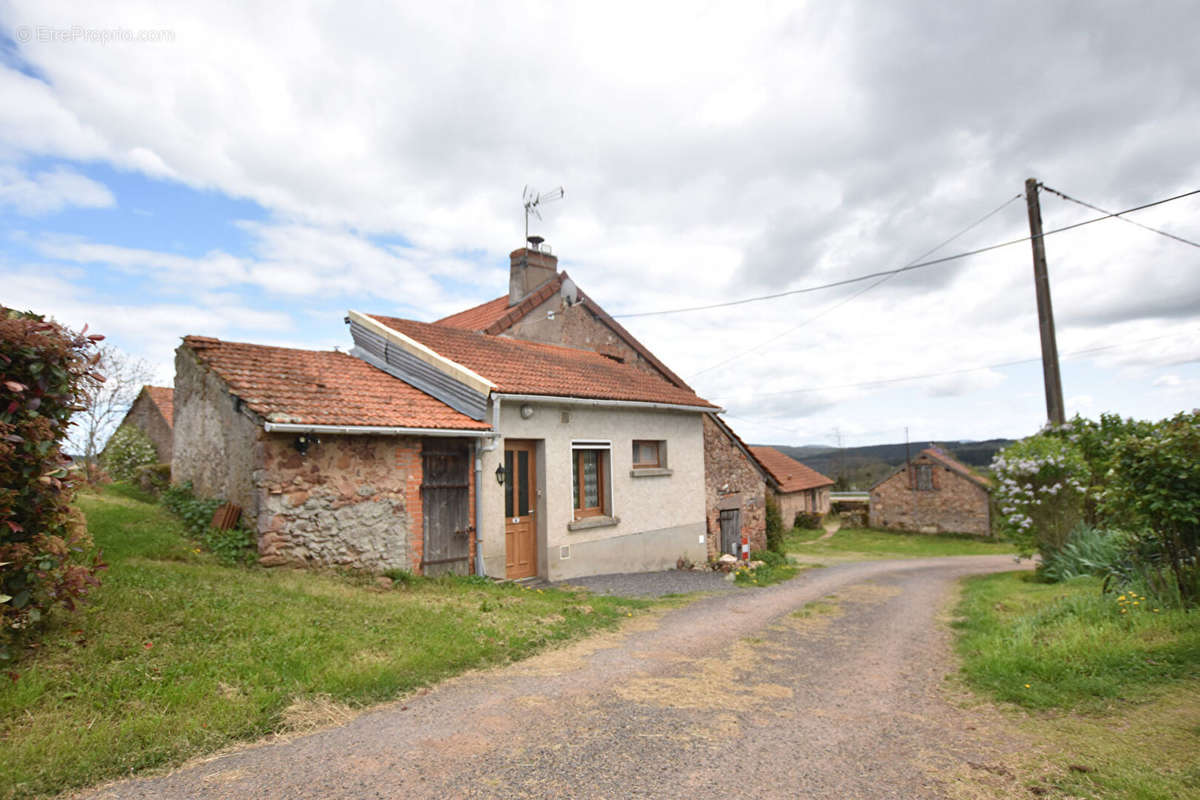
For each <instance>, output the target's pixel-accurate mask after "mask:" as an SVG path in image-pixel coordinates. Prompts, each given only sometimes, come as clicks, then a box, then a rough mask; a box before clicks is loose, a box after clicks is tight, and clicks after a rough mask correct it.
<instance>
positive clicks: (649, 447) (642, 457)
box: [633, 439, 667, 469]
mask: <svg viewBox="0 0 1200 800" xmlns="http://www.w3.org/2000/svg"><path fill="white" fill-rule="evenodd" d="M666 451H667V443H666V442H663V441H654V440H651V439H634V440H633V468H634V469H655V468H660V467H665V466H666V465H667V458H666V456H667V452H666Z"/></svg>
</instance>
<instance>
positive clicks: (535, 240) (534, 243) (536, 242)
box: [525, 234, 546, 250]
mask: <svg viewBox="0 0 1200 800" xmlns="http://www.w3.org/2000/svg"><path fill="white" fill-rule="evenodd" d="M525 240H526V241H527V242H529V246H530V247H531V248H532V249H534V250H541V249H542V242H544V241H546V238H545V237H544V236H537V235H536V234H535V235H533V236H526V237H525Z"/></svg>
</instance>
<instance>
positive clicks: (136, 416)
mask: <svg viewBox="0 0 1200 800" xmlns="http://www.w3.org/2000/svg"><path fill="white" fill-rule="evenodd" d="M126 425H133V426H134V427H137V428H141V429H142V432H143V433H145V434H146V435H147V436H148V437H150V441H151V442H153V443H154V449H155V451H157V453H158V461H159V463H160V464H170V463H171V450H172V445H173V441H172V439H173V436H174V434H173V433H172V431H171V426H170V425H168V424H167V421H166V420H165V419H163V415H162V412H161V411H159V410H158V406H156V405H154V401H153V400H151V399H150V395H148V394H146V393H145V392H142V393H141V394H139V395H138V396H137V399H136V400H134V401H133V405H132V406H130V407H129V412H128V413H127V414H126V415H125V419H123V420H122V421H121V427H125V426H126Z"/></svg>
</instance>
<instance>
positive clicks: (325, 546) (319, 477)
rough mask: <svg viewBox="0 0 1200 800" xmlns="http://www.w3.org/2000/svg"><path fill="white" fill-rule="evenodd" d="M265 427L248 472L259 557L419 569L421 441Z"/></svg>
mask: <svg viewBox="0 0 1200 800" xmlns="http://www.w3.org/2000/svg"><path fill="white" fill-rule="evenodd" d="M294 442H295V437H294V436H285V435H275V434H264V435H263V436H262V437H261V439H260V442H259V445H260V450H261V453H262V461H261V463H260V465H259V467H258V468H257V469H256V470H255V471H254V486H255V491H256V493H257V497H258V507H259V512H258V532H259V540H258V550H259V555H260V558H261V561H262V563H263V564H265V565H268V566H273V565H277V564H286V563H291V564H317V565H322V566H347V567H355V568H364V569H371V570H380V571H382V570H385V569H392V568H399V569H407V570H411V571H412V572H414V573H419V572H420V571H421V566H420V565H421V556H422V548H423V544H424V530H423V525H422V517H421V441H420V440H419V439H414V438H408V437H405V438H396V437H383V436H333V435H322V436H320V437H319V442H318V443H316V444H312V445H311V446H310V447H309V449H308V451H307V452H306V453H305V454H304V455H301V454H300V453H299V452H297V450H296V448H295V446H294Z"/></svg>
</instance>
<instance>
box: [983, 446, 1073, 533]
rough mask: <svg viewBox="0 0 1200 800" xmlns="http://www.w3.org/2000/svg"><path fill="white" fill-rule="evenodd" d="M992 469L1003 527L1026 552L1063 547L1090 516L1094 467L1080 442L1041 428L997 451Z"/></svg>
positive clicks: (997, 505)
mask: <svg viewBox="0 0 1200 800" xmlns="http://www.w3.org/2000/svg"><path fill="white" fill-rule="evenodd" d="M1068 424H1069V423H1068ZM992 470H993V472H994V473H995V476H996V492H995V500H996V507H997V508H998V509H999V513H1000V528H1001V530H1002V532H1003V533H1005V534H1006V535H1007V536H1008V537H1009V538H1011V539H1012V540H1013V541H1014V542H1015V543H1016V544H1017V546H1018V547H1019V548H1020V551H1021V553H1022V555H1025V556H1029V555H1032V554H1033V553H1034V551H1037V552H1040V553H1042V555H1043V556H1044V555H1047V554H1048V553H1052V552H1057V551H1058V550H1059V549H1061V548H1062V546H1063V544H1064V543H1065V542H1066V541H1067V537H1068V536H1069V535H1070V533H1071V530H1072V529H1073V528H1074V527H1075V526H1076V525H1078V524H1079V523H1080V522H1081V521H1082V520H1083V517H1084V500H1085V498H1086V495H1087V487H1088V484H1089V479H1090V471H1089V469H1088V463H1087V461H1086V459H1084V457H1083V452H1082V451H1081V449H1080V448H1079V446H1078V445H1076V444H1075V443H1073V442H1071V441H1070V440H1069V439H1067V438H1066V437H1063V436H1059V435H1056V434H1054V433H1048V432H1043V433H1039V434H1037V435H1036V436H1031V437H1029V438H1027V439H1022V440H1021V441H1019V442H1015V443H1013V444H1011V445H1009V446H1008V447H1006V448H1005V449H1004V450H1002V451H1000V452H999V453H998V454H996V458H995V460H994V461H993V462H992Z"/></svg>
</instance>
